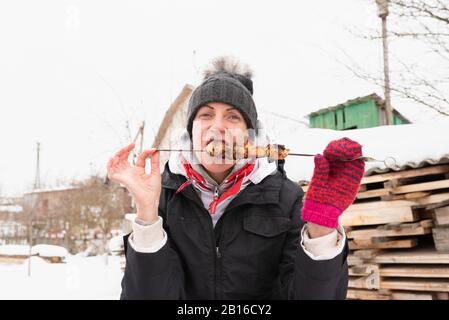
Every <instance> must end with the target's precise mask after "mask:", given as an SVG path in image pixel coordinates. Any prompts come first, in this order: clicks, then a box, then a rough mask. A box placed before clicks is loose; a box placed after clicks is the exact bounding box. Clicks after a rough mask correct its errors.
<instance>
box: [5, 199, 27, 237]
mask: <svg viewBox="0 0 449 320" xmlns="http://www.w3.org/2000/svg"><path fill="white" fill-rule="evenodd" d="M23 222H24V221H23V208H22V198H13V197H1V198H0V244H2V243H5V244H6V243H20V242H21V241H25V240H26V237H27V229H26V225H24V223H23Z"/></svg>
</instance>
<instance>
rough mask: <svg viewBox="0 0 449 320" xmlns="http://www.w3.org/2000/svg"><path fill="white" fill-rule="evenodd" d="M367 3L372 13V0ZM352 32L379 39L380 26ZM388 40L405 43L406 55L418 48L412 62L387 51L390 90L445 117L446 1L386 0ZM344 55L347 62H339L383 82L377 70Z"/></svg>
mask: <svg viewBox="0 0 449 320" xmlns="http://www.w3.org/2000/svg"><path fill="white" fill-rule="evenodd" d="M369 2H370V3H371V4H372V5H373V12H374V10H375V8H376V5H375V1H374V0H369ZM379 25H380V22H379ZM353 33H355V34H358V36H362V37H363V38H365V39H368V40H379V39H380V38H381V36H380V28H376V30H373V29H371V30H357V32H355V30H353ZM366 34H368V35H366ZM388 39H389V41H390V42H392V43H399V42H402V43H403V44H404V45H407V46H409V47H410V50H409V51H412V52H413V54H412V55H410V52H408V55H409V56H416V53H415V51H414V50H415V49H416V48H419V50H420V53H419V55H420V56H419V58H416V59H415V60H414V61H411V60H410V59H407V57H405V56H404V55H403V54H402V53H398V52H394V51H393V50H392V51H391V52H390V56H391V58H392V59H393V62H394V70H393V71H392V81H391V91H392V92H393V93H396V95H397V96H399V97H403V98H406V99H410V100H413V101H415V102H417V103H419V104H420V105H423V106H426V107H428V108H431V109H433V110H435V111H436V112H438V113H439V114H442V115H445V116H449V74H448V73H447V70H449V3H448V2H447V1H442V0H390V1H389V16H388ZM346 56H347V58H348V61H349V62H343V64H344V65H345V66H346V67H347V68H348V69H350V70H351V71H352V72H353V73H354V74H355V75H356V76H358V77H359V78H361V79H364V80H367V81H370V82H372V83H375V84H377V85H379V86H382V85H383V84H382V78H381V77H379V76H378V74H377V73H374V72H372V71H367V70H366V69H365V68H363V67H361V66H359V65H357V64H356V63H354V61H353V60H351V58H350V57H349V55H347V54H346ZM414 58H415V57H414ZM340 62H341V61H340ZM422 62H425V63H422ZM392 69H393V68H392Z"/></svg>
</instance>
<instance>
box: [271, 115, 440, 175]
mask: <svg viewBox="0 0 449 320" xmlns="http://www.w3.org/2000/svg"><path fill="white" fill-rule="evenodd" d="M281 127H282V124H279V127H278V128H281ZM343 137H348V138H350V139H352V140H355V141H357V142H359V143H360V144H361V145H362V146H363V149H362V151H363V155H364V156H370V157H373V158H375V159H379V160H384V159H385V158H387V157H394V158H395V159H396V164H397V167H395V168H394V170H403V169H406V168H417V167H422V166H425V165H428V164H436V163H448V162H449V120H440V121H435V122H434V123H429V124H404V125H396V126H381V127H375V128H368V129H357V130H346V131H336V130H329V129H302V128H297V129H296V130H295V131H291V130H284V131H283V132H278V134H277V135H276V136H275V137H273V138H272V139H271V140H272V142H274V143H280V144H284V145H285V146H286V147H287V148H289V149H290V152H297V153H310V154H317V153H322V152H323V150H324V148H325V147H326V145H327V144H328V143H329V142H330V141H332V140H335V139H339V138H343ZM284 168H285V170H286V172H287V176H288V177H289V178H290V179H292V180H293V181H297V182H298V181H303V180H305V181H310V179H311V177H312V174H313V169H314V162H313V157H296V156H289V157H287V158H286V160H285V166H284ZM386 171H391V168H387V167H386V166H385V165H384V164H383V163H379V162H367V163H366V166H365V175H370V174H373V173H375V172H386Z"/></svg>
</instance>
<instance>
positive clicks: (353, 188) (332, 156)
mask: <svg viewBox="0 0 449 320" xmlns="http://www.w3.org/2000/svg"><path fill="white" fill-rule="evenodd" d="M323 155H324V156H323ZM323 155H321V154H318V155H316V156H315V158H314V160H315V169H314V172H313V176H312V181H311V182H310V185H309V189H308V191H307V195H306V198H305V200H304V206H303V209H302V219H303V220H304V221H309V222H313V223H316V224H319V225H322V226H325V227H329V228H336V227H337V226H338V217H339V216H340V215H341V214H342V212H343V211H344V210H345V209H346V208H347V207H349V206H350V205H351V204H352V203H353V202H354V200H355V197H356V195H357V191H358V189H359V186H360V181H361V180H362V177H363V174H364V172H365V162H364V161H363V160H362V159H358V160H353V161H341V160H343V159H353V158H357V157H361V156H362V146H361V145H360V144H358V143H357V142H355V141H352V140H351V139H348V138H342V139H339V140H334V141H331V142H330V143H329V144H328V145H327V147H326V149H325V150H324V152H323Z"/></svg>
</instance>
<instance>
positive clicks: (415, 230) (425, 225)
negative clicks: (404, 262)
mask: <svg viewBox="0 0 449 320" xmlns="http://www.w3.org/2000/svg"><path fill="white" fill-rule="evenodd" d="M431 226H432V220H430V219H428V220H422V221H420V222H414V223H402V224H399V225H396V226H394V227H393V226H391V227H390V228H388V227H387V226H379V227H377V228H369V229H361V230H350V231H348V232H346V236H347V237H348V238H350V239H352V238H358V239H367V238H373V237H401V236H415V235H424V234H429V233H430V232H431Z"/></svg>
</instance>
